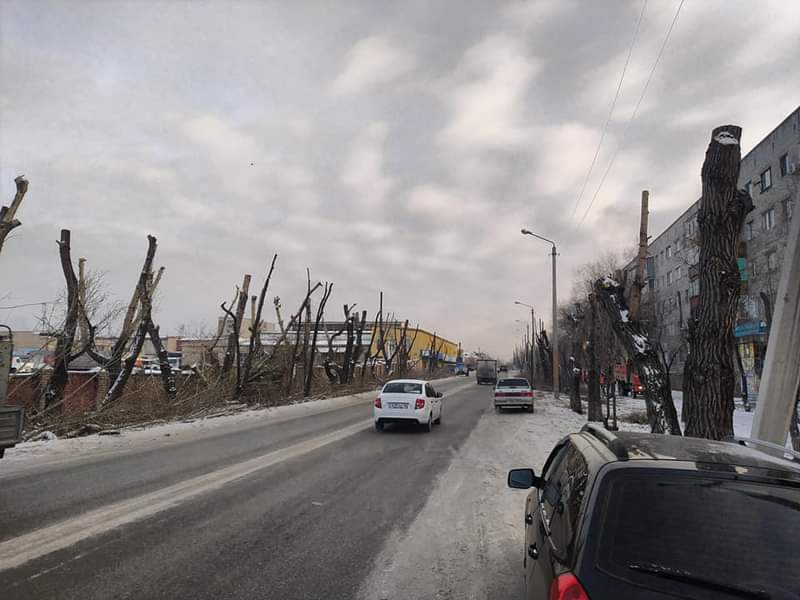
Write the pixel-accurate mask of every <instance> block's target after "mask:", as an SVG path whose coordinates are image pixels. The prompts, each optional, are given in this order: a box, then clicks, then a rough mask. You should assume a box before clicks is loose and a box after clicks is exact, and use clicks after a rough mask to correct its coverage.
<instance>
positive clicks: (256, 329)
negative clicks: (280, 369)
mask: <svg viewBox="0 0 800 600" xmlns="http://www.w3.org/2000/svg"><path fill="white" fill-rule="evenodd" d="M277 260H278V255H277V254H274V255H273V256H272V263H271V264H270V266H269V271H268V272H267V277H266V279H265V280H264V286H263V287H262V288H261V293H260V294H259V295H258V296H253V297H252V301H253V302H252V304H251V315H250V344H249V346H248V351H247V357H246V358H245V359H244V375H243V377H242V385H247V384H248V383H250V381H251V379H250V377H251V374H252V369H253V361H254V360H255V356H256V352H257V351H259V350H260V348H261V313H262V311H263V310H264V301H265V300H266V297H267V290H268V289H269V282H270V280H271V279H272V273H273V271H274V270H275V261H277ZM275 300H276V305H275V309H276V310H277V311H278V320H279V322H280V327H281V333H283V321H282V320H281V319H280V308H279V307H280V301H279V300H278V299H277V298H276V299H275Z"/></svg>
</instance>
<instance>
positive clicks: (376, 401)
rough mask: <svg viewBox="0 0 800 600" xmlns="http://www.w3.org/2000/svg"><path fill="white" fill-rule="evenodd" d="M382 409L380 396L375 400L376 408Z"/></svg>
mask: <svg viewBox="0 0 800 600" xmlns="http://www.w3.org/2000/svg"><path fill="white" fill-rule="evenodd" d="M380 407H381V397H380V396H378V397H377V398H375V408H380Z"/></svg>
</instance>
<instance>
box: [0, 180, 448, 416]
mask: <svg viewBox="0 0 800 600" xmlns="http://www.w3.org/2000/svg"><path fill="white" fill-rule="evenodd" d="M16 186H17V193H16V195H15V197H14V200H13V202H12V203H11V205H10V206H8V207H6V206H4V207H2V212H0V250H2V247H3V243H4V241H5V240H6V238H7V236H8V234H9V233H10V232H11V231H12V230H13V229H15V228H16V227H18V226H19V225H20V222H19V220H18V219H16V213H17V211H18V209H19V207H20V205H21V203H22V200H23V198H24V196H25V194H26V192H27V189H28V182H27V180H25V179H24V178H23V177H18V178H17V179H16ZM57 247H58V256H59V261H60V265H61V271H62V273H63V277H64V282H65V286H64V287H65V292H64V295H63V301H61V302H59V303H58V309H57V310H55V309H54V310H53V311H52V313H51V314H50V315H48V316H46V317H45V316H43V321H44V323H43V325H44V326H45V327H44V328H45V329H46V330H47V331H48V332H49V333H50V334H51V335H52V337H54V338H55V349H54V352H53V354H54V357H53V361H52V371H50V370H48V371H47V373H48V375H49V376H48V377H44V378H40V380H41V381H42V382H43V385H41V386H40V389H39V393H40V396H41V402H40V403H39V405H40V407H41V409H40V411H39V412H38V414H36V415H33V417H34V418H44V417H48V418H49V417H51V416H57V415H59V414H60V413H61V412H62V409H63V404H64V401H65V394H66V390H67V386H68V383H69V369H70V364H72V363H73V362H74V361H76V360H77V359H79V358H80V357H83V356H88V357H90V358H91V359H92V361H94V363H96V365H97V366H98V367H99V370H102V371H105V372H106V373H107V374H108V381H109V385H108V389H107V391H106V392H105V394H104V396H103V397H102V399H101V401H100V403H99V406H98V409H99V410H104V409H106V408H108V407H109V406H113V405H114V404H115V403H116V402H117V401H118V400H119V399H120V398H122V397H123V396H124V395H125V393H126V388H127V387H128V383H129V381H130V379H131V375H132V374H133V372H134V369H135V366H136V364H137V359H138V358H139V357H140V356H141V355H142V350H143V347H144V344H145V343H146V340H148V339H149V340H150V342H151V344H152V348H153V350H154V352H155V355H156V356H157V359H158V364H159V368H160V381H161V387H162V388H163V393H164V396H165V397H166V399H167V401H168V402H169V401H172V400H174V399H175V398H176V397H177V396H178V395H179V391H180V390H179V387H180V386H179V380H178V377H177V374H176V372H175V370H174V369H173V368H172V367H171V365H170V362H169V355H168V352H167V349H166V346H165V340H164V339H163V338H162V337H161V335H160V332H159V326H158V324H157V323H156V321H155V319H154V315H153V302H154V298H155V295H156V292H157V290H158V288H159V284H160V282H161V280H162V278H163V277H164V275H165V269H164V267H159V268H156V266H155V259H156V252H157V249H158V243H157V240H156V238H155V237H154V236H152V235H150V236H148V237H147V249H146V252H145V258H144V262H143V264H142V268H141V270H140V271H139V274H138V277H137V279H136V281H135V284H134V286H133V291H132V294H131V297H130V300H129V301H128V303H127V304H124V305H121V304H117V303H114V302H113V300H111V298H110V296H109V295H108V294H107V293H106V292H105V289H104V282H103V274H102V273H100V272H97V271H88V270H87V261H86V259H85V258H79V260H78V263H77V266H78V268H77V271H76V268H75V262H74V260H73V256H72V234H71V232H70V231H69V230H67V229H64V230H62V231H61V236H60V239H59V240H58V241H57ZM277 259H278V257H277V255H274V256H273V257H272V259H271V261H269V263H268V266H267V268H266V269H265V275H264V279H263V281H262V282H261V286H260V288H259V289H258V292H257V293H253V294H252V295H251V293H250V290H251V284H253V285H255V284H254V282H253V277H252V276H251V275H250V274H246V275H244V277H243V279H242V282H241V284H240V285H237V286H236V289H235V292H234V295H233V298H232V299H231V300H230V301H225V302H222V303H221V304H220V309H221V310H222V313H223V315H224V316H223V318H222V323H221V325H220V327H218V330H217V333H216V335H215V336H211V338H210V339H209V340H207V344H206V346H207V350H208V352H207V354H206V356H207V359H208V360H204V361H203V362H202V364H200V365H196V366H195V367H194V368H193V370H194V372H195V374H196V375H197V376H198V378H199V379H200V380H201V382H202V384H203V385H205V386H206V387H208V388H213V389H214V390H215V391H218V392H219V397H222V398H232V399H237V398H240V397H246V398H248V399H252V398H253V397H257V396H254V395H253V394H251V393H250V391H251V389H252V388H253V387H254V386H257V385H263V384H266V385H268V386H272V388H273V389H277V391H278V393H279V394H280V395H282V396H284V397H285V396H290V395H295V394H300V393H301V394H302V395H303V396H306V397H307V396H310V395H311V394H312V393H313V391H314V387H315V382H316V380H317V379H320V380H321V381H323V382H325V383H326V384H327V386H347V385H354V384H355V385H360V384H364V383H365V379H366V378H367V377H368V376H369V378H370V382H371V381H373V380H376V379H377V380H380V379H381V378H386V377H391V376H403V375H407V374H409V373H410V372H411V371H412V370H413V369H419V368H421V367H422V366H423V363H422V352H420V353H419V355H417V356H414V355H412V348H414V347H415V344H416V341H417V336H418V334H419V331H420V330H419V326H418V325H416V326H415V327H413V328H412V327H411V326H410V323H409V321H408V320H405V321H400V320H398V319H397V318H396V317H395V315H394V313H391V312H388V311H386V310H385V309H384V297H383V292H381V293H380V297H379V305H378V310H377V312H376V313H375V315H374V317H373V318H372V320H370V318H369V317H370V315H369V313H368V311H367V310H358V309H357V305H356V304H344V305H343V316H344V318H343V320H342V321H341V322H340V323H338V324H337V325H336V326H335V327H329V326H328V324H326V309H327V308H328V304H329V300H330V298H331V296H332V293H333V289H334V285H333V283H331V282H312V278H311V272H310V270H307V271H306V292H305V295H304V297H303V298H302V300H301V301H300V303H299V305H298V306H297V308H296V309H295V310H293V311H292V313H291V314H289V315H284V314H283V307H282V303H281V299H280V297H277V296H276V297H274V298H273V299H272V308H273V309H274V311H275V317H276V321H277V325H278V328H279V332H278V334H277V340H273V343H270V344H269V345H267V344H265V343H264V340H263V334H264V326H263V325H264V310H265V305H267V303H268V302H267V301H268V298H269V289H270V284H271V281H272V279H273V275H274V273H275V270H276V264H277ZM248 304H249V306H250V315H249V317H250V318H249V327H247V328H244V327H243V323H244V322H245V315H246V312H247V308H248ZM100 331H102V332H103V333H104V334H105V335H104V336H100V335H99V334H98V332H100ZM109 338H111V339H112V340H113V344H111V345H110V346H109V345H108V344H107V343H99V342H100V340H101V339H102V341H103V342H106V341H107V340H108V339H109ZM323 340H324V343H323ZM443 344H444V342H443V340H438V341H437V338H436V335H434V336H433V341H432V344H431V347H430V348H429V350H428V354H429V359H428V360H427V362H425V364H424V368H425V369H427V370H430V371H433V370H436V368H437V367H439V363H438V359H437V357H438V356H439V354H440V353H441V350H442V346H443ZM323 346H324V347H323ZM337 349H339V350H342V351H337Z"/></svg>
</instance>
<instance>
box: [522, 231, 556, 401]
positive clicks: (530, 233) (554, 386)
mask: <svg viewBox="0 0 800 600" xmlns="http://www.w3.org/2000/svg"><path fill="white" fill-rule="evenodd" d="M521 233H522V235H530V236H533V237H535V238H539V239H540V240H542V241H543V242H547V243H548V244H550V245H551V246H552V247H553V249H552V252H551V253H550V254H551V255H552V257H553V331H552V334H553V335H552V336H551V337H552V344H553V396H554V397H555V398H556V399H558V397H559V394H558V367H559V364H558V295H557V293H556V255H557V252H556V243H555V242H554V241H553V240H549V239H547V238H546V237H542V236H541V235H539V234H538V233H533V232H532V231H531V230H529V229H523V230H522V232H521Z"/></svg>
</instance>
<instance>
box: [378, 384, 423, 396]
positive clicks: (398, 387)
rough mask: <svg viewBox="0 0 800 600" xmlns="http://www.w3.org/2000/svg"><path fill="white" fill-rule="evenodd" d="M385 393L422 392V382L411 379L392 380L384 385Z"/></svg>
mask: <svg viewBox="0 0 800 600" xmlns="http://www.w3.org/2000/svg"><path fill="white" fill-rule="evenodd" d="M383 393H384V394H421V393H422V384H421V383H414V382H410V381H390V382H389V383H387V384H386V385H385V386H383Z"/></svg>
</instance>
